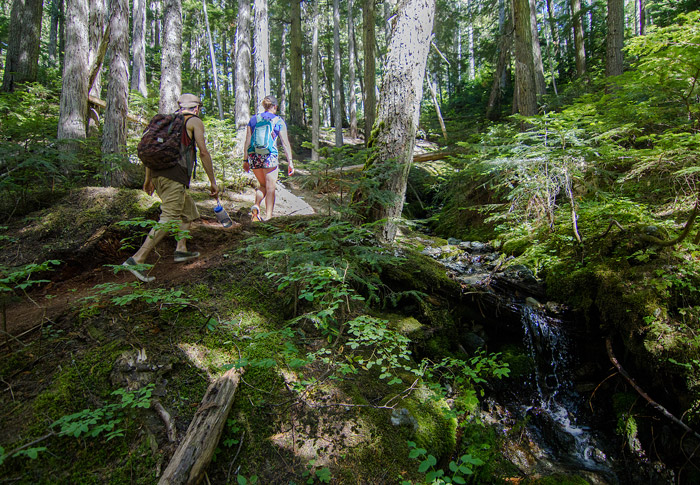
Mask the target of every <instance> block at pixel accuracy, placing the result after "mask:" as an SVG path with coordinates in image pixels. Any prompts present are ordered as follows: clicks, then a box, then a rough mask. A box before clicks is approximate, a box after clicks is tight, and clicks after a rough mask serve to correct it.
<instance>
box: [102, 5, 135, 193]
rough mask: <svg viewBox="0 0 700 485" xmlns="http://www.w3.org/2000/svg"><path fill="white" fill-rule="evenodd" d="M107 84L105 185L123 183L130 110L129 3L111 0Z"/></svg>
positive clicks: (104, 145) (104, 150)
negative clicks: (127, 118)
mask: <svg viewBox="0 0 700 485" xmlns="http://www.w3.org/2000/svg"><path fill="white" fill-rule="evenodd" d="M109 11H110V13H111V21H110V39H109V59H110V62H109V83H108V85H107V109H105V126H104V133H103V134H102V157H103V159H104V161H105V163H106V165H107V166H106V167H105V168H106V169H107V172H106V174H107V177H105V185H112V186H119V185H123V183H124V173H123V171H122V166H123V163H124V162H125V158H126V116H127V114H128V111H129V101H128V98H129V2H128V0H110V2H109Z"/></svg>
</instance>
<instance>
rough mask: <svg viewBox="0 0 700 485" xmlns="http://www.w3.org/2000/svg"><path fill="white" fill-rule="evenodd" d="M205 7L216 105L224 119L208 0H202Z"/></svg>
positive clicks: (220, 116)
mask: <svg viewBox="0 0 700 485" xmlns="http://www.w3.org/2000/svg"><path fill="white" fill-rule="evenodd" d="M202 7H203V8H204V24H205V25H206V27H207V40H209V59H211V72H212V74H213V75H214V90H215V91H216V105H217V106H218V108H219V119H220V120H223V119H224V107H223V105H222V104H221V89H220V88H219V76H218V70H219V67H218V65H217V64H216V56H215V55H214V41H212V39H211V28H210V27H209V14H208V13H207V0H202Z"/></svg>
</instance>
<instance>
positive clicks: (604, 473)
mask: <svg viewBox="0 0 700 485" xmlns="http://www.w3.org/2000/svg"><path fill="white" fill-rule="evenodd" d="M457 247H458V248H459V250H456V248H455V245H452V246H450V247H448V248H443V249H440V248H437V249H436V248H428V249H426V250H425V251H424V253H425V254H428V255H430V256H432V257H434V258H435V259H437V260H438V261H440V262H441V263H442V264H443V265H445V267H446V268H447V269H448V272H449V273H450V274H451V275H452V277H454V278H455V279H456V280H457V281H459V282H460V283H462V286H463V288H465V289H466V290H467V291H468V292H470V293H477V294H480V296H481V297H482V305H483V302H484V301H485V302H486V305H485V306H488V307H489V308H496V307H498V308H499V310H498V311H497V312H496V315H498V316H495V315H490V316H487V319H488V320H493V319H494V318H499V320H501V321H499V322H493V321H490V322H488V323H487V324H486V325H484V326H485V327H487V328H490V329H491V330H490V331H491V332H492V335H490V336H489V337H487V338H488V339H489V340H491V341H493V342H494V343H495V340H497V339H498V340H500V339H510V340H511V341H513V340H515V339H517V338H518V337H517V336H518V335H519V336H520V337H519V338H520V339H521V341H520V342H517V344H518V346H519V347H522V348H524V351H525V352H526V354H527V355H528V356H529V358H530V361H531V363H532V364H531V372H530V373H529V377H527V375H526V374H527V373H525V374H524V375H525V377H523V375H521V377H518V378H517V379H514V380H511V381H510V382H509V383H508V384H507V385H506V386H504V387H505V388H506V389H505V391H504V392H498V393H497V395H496V396H493V397H492V398H491V399H490V400H489V403H488V404H487V406H486V407H487V408H489V409H487V410H486V414H487V415H488V416H489V417H488V418H487V421H490V422H491V424H492V425H495V426H498V427H500V428H501V429H503V431H504V433H505V432H507V431H509V429H512V428H513V427H514V426H518V423H523V422H525V423H526V425H525V431H524V436H525V439H522V440H520V441H521V442H520V443H517V444H515V443H514V444H513V445H512V446H513V449H512V450H511V451H510V452H507V453H506V455H507V456H509V459H510V461H511V462H513V463H514V464H515V465H516V466H517V467H518V468H519V469H521V471H523V472H524V473H526V474H537V475H539V474H544V475H551V474H555V473H575V474H577V475H579V476H584V477H585V478H586V479H587V480H588V481H589V483H593V484H615V483H619V480H618V478H617V476H616V475H615V473H614V472H613V468H614V462H613V460H612V459H611V458H609V456H608V454H607V453H605V452H604V451H603V449H604V446H603V445H602V444H601V441H600V439H599V438H598V437H597V433H596V432H595V431H594V430H593V429H591V428H590V427H589V425H588V423H587V413H586V412H585V411H586V407H585V406H586V405H587V403H586V402H585V400H584V398H583V397H582V396H581V395H579V394H578V393H577V392H576V390H575V386H574V380H573V369H574V368H575V366H576V365H578V362H577V357H576V351H577V349H576V348H575V347H576V346H575V345H574V344H575V342H574V340H575V339H572V338H571V337H570V336H569V335H568V334H567V331H566V325H565V324H564V323H565V322H564V321H563V320H562V319H561V318H559V317H557V316H556V315H555V316H552V312H550V311H548V310H547V308H546V307H545V305H541V304H540V303H539V302H537V300H535V299H534V298H532V297H531V296H530V295H531V294H530V295H528V291H527V287H528V286H529V287H530V288H532V290H533V292H534V293H537V291H538V289H537V286H538V284H537V283H536V281H535V278H534V276H532V274H531V273H529V274H528V272H527V270H526V269H525V268H522V267H519V268H515V269H513V270H511V272H510V274H504V273H501V276H505V277H503V278H500V281H499V276H498V275H496V273H497V272H498V269H499V266H498V263H497V260H498V254H497V253H495V251H493V249H492V248H489V247H488V246H486V245H483V244H481V243H461V244H459V245H458V246H457ZM539 291H541V288H539ZM506 313H507V314H508V316H509V318H506V316H504V315H505V314H506ZM499 316H500V317H499ZM507 319H509V322H508V323H505V324H504V323H503V322H502V321H503V320H507ZM518 326H519V327H520V328H518ZM499 327H500V328H501V329H502V330H493V328H499ZM506 327H507V329H506V330H503V329H504V328H506ZM506 334H507V336H506Z"/></svg>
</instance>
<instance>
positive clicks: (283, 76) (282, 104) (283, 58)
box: [279, 25, 287, 118]
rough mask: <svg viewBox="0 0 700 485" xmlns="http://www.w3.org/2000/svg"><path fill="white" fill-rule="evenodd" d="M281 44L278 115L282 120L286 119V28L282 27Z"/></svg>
mask: <svg viewBox="0 0 700 485" xmlns="http://www.w3.org/2000/svg"><path fill="white" fill-rule="evenodd" d="M281 37H282V38H281V44H282V49H281V53H280V56H279V62H280V93H279V94H280V99H279V103H280V109H279V114H280V116H281V117H282V118H286V117H287V110H286V109H285V106H286V105H287V26H286V25H283V26H282V33H281Z"/></svg>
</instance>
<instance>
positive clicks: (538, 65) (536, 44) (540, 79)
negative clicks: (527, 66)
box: [530, 0, 547, 95]
mask: <svg viewBox="0 0 700 485" xmlns="http://www.w3.org/2000/svg"><path fill="white" fill-rule="evenodd" d="M536 3H537V2H536V1H535V0H530V29H531V31H532V34H531V35H532V60H533V62H534V64H535V86H536V87H537V94H538V95H543V94H546V93H547V84H546V82H545V80H544V63H543V62H542V48H541V47H540V36H539V29H538V28H537V5H536Z"/></svg>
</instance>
